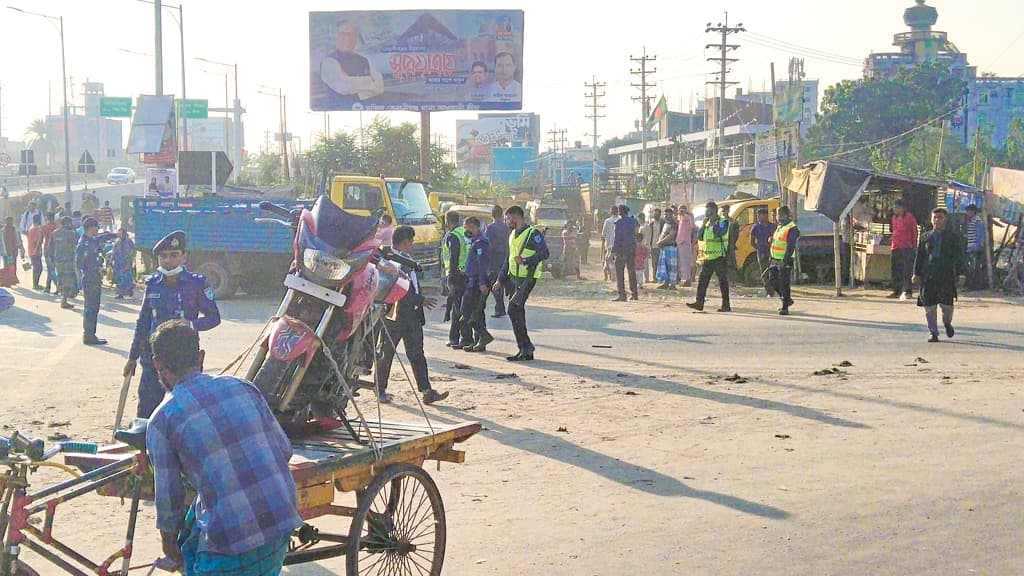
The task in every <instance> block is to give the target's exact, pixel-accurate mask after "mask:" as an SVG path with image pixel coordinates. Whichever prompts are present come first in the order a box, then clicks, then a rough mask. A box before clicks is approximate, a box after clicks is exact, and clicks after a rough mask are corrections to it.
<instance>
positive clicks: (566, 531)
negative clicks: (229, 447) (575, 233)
mask: <svg viewBox="0 0 1024 576" xmlns="http://www.w3.org/2000/svg"><path fill="white" fill-rule="evenodd" d="M589 272H590V276H591V277H594V272H593V271H589ZM607 288H608V285H606V284H597V283H582V284H575V285H571V287H570V285H567V284H559V283H555V282H554V281H549V280H546V281H545V284H544V285H543V286H542V288H541V290H540V294H539V295H538V297H537V298H536V300H535V301H533V302H532V304H533V306H532V309H531V312H530V321H531V323H532V326H533V334H534V339H535V341H536V343H537V345H538V354H537V355H538V361H537V362H535V363H533V364H531V365H528V366H523V365H510V364H509V363H507V362H505V361H504V359H503V358H502V356H503V355H504V354H507V353H510V352H511V351H512V344H511V334H510V331H509V329H508V325H507V322H506V321H505V320H497V321H491V323H492V325H493V326H492V327H493V330H494V332H495V335H496V336H498V340H497V341H496V342H495V343H494V344H493V345H491V347H490V348H491V350H489V351H488V353H486V354H483V355H473V354H465V353H461V352H454V351H451V350H449V349H446V348H445V347H444V346H443V344H442V342H443V338H444V332H445V327H443V326H442V325H441V324H440V322H439V320H440V316H439V315H438V314H435V315H434V316H433V317H432V318H431V319H430V321H429V322H428V326H427V354H428V357H429V358H430V359H431V370H432V377H433V378H434V379H435V386H437V387H439V388H444V389H447V390H451V391H452V397H451V398H450V399H449V401H448V402H446V403H445V404H444V405H443V406H438V407H432V408H430V409H429V412H430V414H431V416H432V417H433V418H434V419H435V422H453V421H456V420H465V419H475V420H479V421H481V422H483V423H484V425H485V427H486V428H485V430H484V432H482V433H481V434H480V436H479V437H477V438H474V439H472V440H470V441H469V442H468V443H467V444H466V445H465V446H464V448H465V449H466V450H468V457H467V460H466V463H465V464H463V465H458V466H456V465H447V464H446V465H444V466H443V467H442V469H441V470H440V471H437V470H436V469H435V468H434V466H433V465H432V464H431V465H430V466H428V467H427V469H428V471H429V472H430V474H431V475H432V476H433V477H434V478H436V479H437V481H438V483H439V485H440V488H441V492H442V494H443V497H444V501H445V505H446V508H447V511H448V555H447V561H446V565H445V573H447V574H460V575H461V574H473V575H478V574H494V575H508V574H588V575H589V574H599V575H609V576H611V575H621V574H744V575H747V574H757V575H759V576H761V575H775V574H778V575H791V574H801V575H802V574H808V575H810V574H814V575H818V574H831V575H850V576H855V575H856V576H861V575H864V574H922V575H924V574H927V575H932V574H943V575H945V574H965V575H967V574H1022V573H1024V551H1022V550H1024V549H1022V547H1021V545H1020V544H1021V539H1020V526H1021V525H1022V522H1024V501H1022V498H1021V492H1020V490H1021V489H1020V486H1021V485H1022V482H1024V467H1022V466H1021V464H1020V454H1021V453H1022V450H1024V398H1022V396H1021V392H1020V382H1021V378H1022V376H1024V361H1022V358H1024V329H1022V326H1024V308H1022V307H1021V301H1020V300H1004V299H1002V298H999V297H991V298H986V299H978V298H975V297H965V298H964V299H962V300H961V302H960V305H959V306H958V307H957V327H958V334H957V336H956V338H955V339H953V340H952V341H945V340H944V342H943V343H941V344H926V343H925V341H924V340H925V338H926V333H925V332H924V331H923V330H922V318H921V316H922V315H921V312H920V309H919V308H917V307H916V306H914V305H913V304H912V303H909V302H906V303H899V302H892V301H887V300H885V299H883V298H881V297H880V295H881V294H880V293H866V294H865V293H860V295H859V296H856V297H852V298H846V299H843V300H835V299H833V298H829V297H827V296H825V294H824V292H823V291H811V292H806V291H798V294H797V305H796V306H795V307H794V315H793V316H791V317H788V318H780V317H778V316H777V315H775V314H774V308H775V307H776V305H777V304H776V303H775V302H773V301H769V300H765V299H761V298H752V297H751V298H743V297H737V298H735V299H734V301H733V306H734V308H735V309H736V312H735V313H734V314H731V315H724V314H715V313H710V314H690V313H688V311H687V310H686V309H685V308H683V306H682V302H683V301H684V298H686V297H692V292H691V291H686V292H685V293H683V294H671V295H667V294H663V293H661V291H650V292H647V293H645V294H644V295H643V296H642V300H641V301H640V302H639V303H625V304H613V303H610V302H608V301H607V300H608V299H609V298H610V297H611V295H610V294H608V293H607ZM714 294H715V292H714V290H713V291H712V295H714ZM15 295H16V297H17V298H18V308H16V309H13V310H11V311H8V312H7V313H5V314H3V315H0V358H2V359H3V360H2V363H3V367H4V377H3V382H2V383H0V419H2V420H3V423H6V424H10V425H13V426H16V427H18V428H21V429H23V430H25V431H27V432H29V433H32V434H41V435H47V434H52V433H53V432H54V431H55V430H56V431H61V432H64V433H67V434H69V435H72V436H74V437H82V438H91V439H103V438H104V437H106V436H107V435H108V434H109V430H108V429H107V427H109V426H110V422H111V420H112V415H113V412H114V406H115V399H116V395H117V390H118V389H119V387H120V380H121V379H120V377H119V376H118V373H119V371H120V367H121V365H122V364H123V361H124V357H125V354H126V351H127V349H128V346H129V344H130V340H131V333H132V325H133V321H134V315H135V313H136V311H137V309H138V298H136V301H134V302H130V303H120V302H117V301H113V300H110V299H109V298H108V295H105V299H104V304H103V308H104V309H103V313H102V316H101V321H100V333H101V335H102V336H103V337H106V338H109V339H110V345H109V346H107V347H104V348H86V347H83V346H82V345H81V344H80V340H79V338H80V323H81V319H80V316H79V314H78V313H77V311H73V312H66V311H61V310H58V309H57V307H56V304H55V301H54V300H53V299H52V297H47V296H44V295H40V294H37V293H32V292H30V291H26V290H22V289H18V290H16V291H15ZM275 306H276V302H273V301H272V300H269V299H238V300H232V301H226V302H222V303H221V309H222V311H223V315H224V317H225V323H224V325H223V326H221V327H219V328H217V329H216V330H214V331H213V332H210V333H207V334H205V335H204V336H203V346H204V348H205V349H206V350H207V351H208V354H207V359H208V366H207V367H208V368H212V369H216V368H218V367H220V366H224V365H225V364H226V363H227V362H229V361H230V360H231V359H232V358H234V356H235V355H236V354H237V353H238V352H239V351H240V350H242V349H243V348H244V347H245V346H247V345H248V344H249V343H250V342H251V341H252V339H253V338H254V337H255V336H256V335H257V334H258V333H259V331H260V329H261V328H262V326H263V324H264V322H265V320H266V317H267V314H269V313H270V312H271V311H272V310H273V308H274V307H275ZM844 360H845V361H848V362H849V363H850V364H852V365H851V366H847V367H842V368H840V370H841V372H840V373H836V374H830V375H825V376H822V375H814V372H816V371H821V370H824V369H829V370H831V369H833V368H834V367H835V365H836V364H839V363H840V362H842V361H844ZM512 373H514V374H515V376H512V377H506V376H508V375H509V374H512ZM393 374H396V376H395V380H394V381H393V382H392V390H393V391H394V392H395V393H396V405H395V406H394V407H393V408H386V409H385V417H391V418H402V419H407V420H415V419H416V418H418V410H417V409H416V408H415V401H414V399H413V397H412V392H411V391H410V390H409V385H408V382H405V381H403V380H402V377H401V376H400V374H401V370H399V369H397V368H396V370H395V371H394V373H393ZM733 375H737V376H736V377H733ZM499 376H502V378H499ZM361 405H363V406H364V410H372V412H373V413H375V412H376V406H375V405H374V404H373V403H372V402H371V401H370V400H369V399H366V404H361ZM63 421H70V423H69V424H68V425H67V426H60V427H58V428H49V427H48V424H50V423H54V424H58V425H59V424H61V422H63ZM33 422H35V423H34V424H33ZM93 501H94V502H93V503H92V504H86V505H84V506H79V505H78V504H77V503H76V504H74V506H75V508H74V510H75V512H74V515H73V517H74V523H73V531H77V532H78V535H79V536H81V535H82V534H85V535H88V537H89V538H90V539H91V540H90V541H92V542H103V543H104V546H102V547H101V546H99V545H98V544H94V547H95V550H93V551H94V552H95V554H94V556H102V555H105V554H101V552H103V553H105V552H109V551H110V550H112V549H113V548H115V547H116V546H117V545H118V542H119V541H120V539H121V538H122V537H123V536H119V534H118V530H119V528H118V526H121V525H122V524H120V523H121V522H123V521H124V518H125V508H123V507H121V506H120V505H119V503H118V502H116V501H107V500H104V499H101V498H94V499H93ZM338 503H340V504H344V505H352V503H351V501H349V500H344V501H341V500H339V502H338ZM68 517H69V516H68V514H67V512H65V516H64V518H65V519H66V518H68ZM60 520H61V515H60V514H58V527H61V526H65V527H67V525H66V524H62V523H61V521H60ZM111 523H113V526H111V525H110V524H111ZM152 525H153V509H152V508H146V509H144V511H143V514H142V517H141V519H140V532H139V535H138V536H137V538H136V542H135V547H136V550H137V552H138V553H139V555H140V557H141V558H140V562H141V561H148V559H149V558H152V556H153V555H154V554H156V551H157V550H158V547H159V545H158V536H157V534H156V533H155V531H153V530H152ZM321 527H326V528H329V529H331V530H332V531H334V532H336V533H337V532H344V531H345V530H347V522H346V521H345V519H343V518H332V519H329V520H328V521H327V522H326V523H325V524H321ZM343 566H344V565H343V563H342V562H341V561H339V560H335V561H326V562H323V563H321V564H319V565H317V566H304V567H294V568H291V569H289V570H287V571H286V572H285V574H294V575H305V576H322V575H326V574H337V573H342V572H343V571H344V568H343ZM36 568H37V570H39V569H40V568H39V566H36ZM41 572H42V573H47V572H46V571H45V570H41ZM51 573H52V572H51Z"/></svg>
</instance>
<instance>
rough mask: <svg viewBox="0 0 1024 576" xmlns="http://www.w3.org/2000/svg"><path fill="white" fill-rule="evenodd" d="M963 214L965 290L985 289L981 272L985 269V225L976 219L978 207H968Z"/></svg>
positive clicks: (972, 205) (979, 219)
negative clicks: (965, 253) (965, 263)
mask: <svg viewBox="0 0 1024 576" xmlns="http://www.w3.org/2000/svg"><path fill="white" fill-rule="evenodd" d="M965 212H966V213H967V218H965V219H964V239H965V240H966V241H967V289H968V290H980V289H982V288H985V280H984V278H983V277H982V272H983V270H984V267H985V234H986V231H985V223H984V222H983V221H982V220H981V218H978V207H977V206H975V205H974V204H971V205H969V206H968V207H967V208H966V210H965Z"/></svg>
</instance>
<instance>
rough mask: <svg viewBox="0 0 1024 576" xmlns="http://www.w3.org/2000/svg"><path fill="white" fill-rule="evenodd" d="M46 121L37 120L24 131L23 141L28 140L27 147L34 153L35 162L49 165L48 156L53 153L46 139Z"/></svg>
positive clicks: (42, 119)
mask: <svg viewBox="0 0 1024 576" xmlns="http://www.w3.org/2000/svg"><path fill="white" fill-rule="evenodd" d="M46 136H47V134H46V119H45V118H37V119H35V120H33V121H32V123H31V124H29V125H28V128H26V129H25V139H26V140H28V147H29V148H31V149H32V150H34V151H35V153H36V156H37V158H36V162H37V163H40V164H49V154H50V153H51V152H53V145H52V144H51V142H50V140H49V139H48V138H47V137H46Z"/></svg>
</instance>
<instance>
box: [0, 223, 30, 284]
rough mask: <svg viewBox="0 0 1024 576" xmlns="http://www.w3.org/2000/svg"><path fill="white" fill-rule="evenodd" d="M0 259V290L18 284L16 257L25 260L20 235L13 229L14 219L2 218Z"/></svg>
mask: <svg viewBox="0 0 1024 576" xmlns="http://www.w3.org/2000/svg"><path fill="white" fill-rule="evenodd" d="M0 243H2V246H0V258H2V259H3V268H2V269H0V288H9V287H11V286H14V285H15V284H17V283H18V257H19V256H20V257H21V258H22V259H24V258H25V245H24V244H23V243H22V241H21V233H20V232H19V231H18V229H17V228H15V227H14V218H13V217H12V216H8V217H6V218H4V225H3V228H2V229H0Z"/></svg>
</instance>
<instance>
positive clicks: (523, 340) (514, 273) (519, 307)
mask: <svg viewBox="0 0 1024 576" xmlns="http://www.w3.org/2000/svg"><path fill="white" fill-rule="evenodd" d="M505 220H506V221H507V222H508V227H509V229H510V230H511V233H510V234H509V235H508V260H507V261H506V262H505V264H504V266H502V268H501V273H500V274H499V275H498V281H497V282H495V283H494V287H493V288H494V290H501V289H502V287H504V288H505V289H506V290H508V291H510V292H511V293H512V297H511V298H510V299H509V304H508V318H509V320H510V321H511V322H512V331H513V332H514V333H515V335H516V345H517V346H518V347H519V353H518V354H516V355H514V356H509V357H507V358H505V359H506V360H508V361H509V362H529V361H530V360H533V352H534V347H533V342H531V341H530V335H529V333H528V332H527V330H526V300H527V299H529V297H530V292H532V291H533V287H534V286H536V285H537V279H538V278H540V277H541V274H543V272H544V271H543V268H542V267H541V262H543V261H544V260H547V259H548V257H549V256H550V255H551V254H550V252H549V251H548V245H547V243H546V242H545V241H544V235H543V234H541V233H540V231H539V230H537V229H536V228H534V227H533V226H530V225H529V224H527V223H526V215H525V214H523V209H522V208H520V207H519V206H510V207H509V208H508V209H507V210H505Z"/></svg>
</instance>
